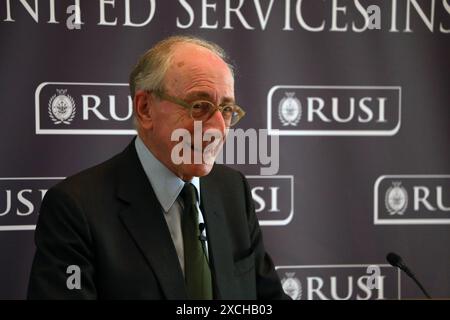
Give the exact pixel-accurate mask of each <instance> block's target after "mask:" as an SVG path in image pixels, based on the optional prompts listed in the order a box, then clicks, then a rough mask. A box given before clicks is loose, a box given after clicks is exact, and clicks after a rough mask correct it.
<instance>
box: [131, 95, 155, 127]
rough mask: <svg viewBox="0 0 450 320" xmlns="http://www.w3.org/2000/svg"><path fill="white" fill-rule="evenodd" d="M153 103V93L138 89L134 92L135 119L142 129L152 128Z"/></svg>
mask: <svg viewBox="0 0 450 320" xmlns="http://www.w3.org/2000/svg"><path fill="white" fill-rule="evenodd" d="M153 103H154V98H153V95H152V94H151V93H149V92H148V91H145V90H138V91H136V93H135V94H134V109H135V110H134V112H135V114H136V119H137V121H138V122H139V125H140V127H141V128H142V129H146V130H149V129H152V128H153V119H152V110H153V108H152V104H153Z"/></svg>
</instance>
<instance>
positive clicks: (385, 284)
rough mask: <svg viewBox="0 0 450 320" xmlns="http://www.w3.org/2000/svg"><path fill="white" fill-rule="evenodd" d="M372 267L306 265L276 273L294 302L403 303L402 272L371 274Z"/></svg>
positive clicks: (381, 269)
mask: <svg viewBox="0 0 450 320" xmlns="http://www.w3.org/2000/svg"><path fill="white" fill-rule="evenodd" d="M373 266H374V265H365V264H353V265H311V266H306V265H305V266H278V267H276V268H275V269H276V270H277V272H278V275H279V276H280V279H281V284H282V286H283V290H284V292H285V293H286V294H287V295H289V296H290V297H291V298H292V299H293V300H381V299H400V298H401V292H400V270H398V269H397V270H396V269H395V268H393V267H392V266H390V265H388V264H382V265H377V266H376V269H377V272H375V273H371V272H370V271H368V270H369V268H370V267H373ZM374 277H375V278H376V279H374ZM374 283H375V284H376V285H374Z"/></svg>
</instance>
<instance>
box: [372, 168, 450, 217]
mask: <svg viewBox="0 0 450 320" xmlns="http://www.w3.org/2000/svg"><path fill="white" fill-rule="evenodd" d="M374 224H405V225H407V224H450V175H385V176H381V177H379V178H378V179H377V180H376V182H375V186H374Z"/></svg>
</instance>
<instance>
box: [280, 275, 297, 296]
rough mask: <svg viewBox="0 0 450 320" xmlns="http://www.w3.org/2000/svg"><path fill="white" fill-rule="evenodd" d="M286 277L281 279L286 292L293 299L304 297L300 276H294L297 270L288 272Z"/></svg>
mask: <svg viewBox="0 0 450 320" xmlns="http://www.w3.org/2000/svg"><path fill="white" fill-rule="evenodd" d="M285 275H286V277H284V278H283V279H282V280H281V286H282V287H283V290H284V292H285V293H286V294H287V295H288V296H289V297H291V298H292V300H300V299H301V297H302V284H301V283H300V280H298V278H294V276H295V272H286V273H285Z"/></svg>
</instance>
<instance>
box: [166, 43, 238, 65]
mask: <svg viewBox="0 0 450 320" xmlns="http://www.w3.org/2000/svg"><path fill="white" fill-rule="evenodd" d="M172 50H173V51H172V57H171V67H173V68H175V69H178V68H180V69H182V70H183V69H188V68H191V69H192V68H206V67H208V66H214V67H215V68H221V69H222V68H226V69H229V68H228V66H227V64H226V63H225V61H223V59H222V58H221V57H219V56H218V55H217V54H216V53H215V52H213V51H211V50H209V49H207V48H205V47H202V46H199V45H196V44H192V43H180V44H177V45H176V46H175V47H174V48H173V49H172Z"/></svg>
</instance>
